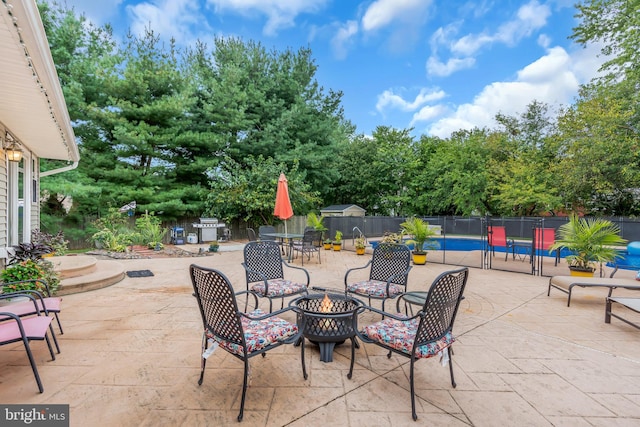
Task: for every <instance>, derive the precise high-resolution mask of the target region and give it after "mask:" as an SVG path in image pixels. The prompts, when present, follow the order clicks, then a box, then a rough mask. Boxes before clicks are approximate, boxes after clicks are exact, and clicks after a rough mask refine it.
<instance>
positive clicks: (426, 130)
mask: <svg viewBox="0 0 640 427" xmlns="http://www.w3.org/2000/svg"><path fill="white" fill-rule="evenodd" d="M66 4H67V5H69V6H73V7H74V9H75V10H76V12H78V13H84V14H85V16H86V17H87V18H88V19H89V20H90V21H92V22H93V23H95V24H98V25H102V24H105V23H110V24H111V25H112V26H113V27H114V30H115V33H116V36H117V37H118V39H120V40H122V35H124V34H125V33H126V32H127V31H128V30H131V31H132V32H133V33H134V34H141V33H143V32H144V28H145V27H150V28H151V29H153V31H154V32H155V33H156V34H159V36H160V37H161V38H162V39H165V40H168V39H169V38H171V37H173V38H175V39H176V41H177V43H178V44H179V45H182V46H187V45H193V43H194V42H195V41H196V40H198V39H200V40H201V41H204V42H206V43H208V44H209V45H210V46H212V45H213V43H212V40H213V37H214V36H223V37H226V36H235V37H240V38H242V39H244V40H250V39H251V40H256V41H260V42H261V43H262V44H263V45H264V46H265V47H266V48H268V49H273V48H275V49H277V50H284V49H286V48H292V49H293V50H297V49H298V48H300V47H310V48H311V50H312V53H313V58H314V59H315V61H316V64H317V65H318V71H317V74H316V77H317V79H318V81H319V83H320V84H321V85H322V86H323V87H324V88H325V89H328V88H331V89H334V90H340V91H342V92H343V93H344V97H343V106H344V109H345V116H346V118H347V119H349V120H351V121H352V122H353V123H354V124H355V125H356V126H357V131H358V132H359V133H365V134H370V133H371V132H372V131H373V130H374V129H375V128H376V126H380V125H384V126H391V127H395V128H398V129H405V128H414V131H413V134H414V135H420V134H427V135H436V136H440V137H443V138H446V137H448V136H449V135H450V134H451V132H453V131H456V130H459V129H471V128H473V127H475V126H477V127H485V126H486V127H493V126H494V124H495V123H494V121H493V117H494V116H495V114H496V113H499V112H500V113H503V114H509V115H517V114H519V113H521V112H522V111H523V110H524V108H525V107H526V105H527V104H529V103H530V102H531V101H533V100H534V99H536V100H538V101H542V102H546V103H549V104H551V105H552V106H554V107H559V106H562V105H567V104H569V103H571V102H572V101H573V100H574V98H575V96H576V94H577V91H578V86H579V85H580V84H583V83H586V82H588V81H589V80H590V79H591V78H592V77H594V76H595V75H596V73H597V69H598V68H599V66H600V64H601V63H602V62H603V59H602V58H601V57H599V55H598V53H599V47H598V46H588V47H587V48H586V49H585V48H582V47H581V46H577V45H575V43H573V42H572V41H570V40H569V39H568V36H569V35H570V34H571V32H572V28H573V27H574V26H575V25H576V24H577V22H576V20H575V17H574V15H575V13H576V10H575V8H574V7H573V1H569V0H550V1H544V0H531V1H501V0H493V1H492V0H478V1H456V0H370V1H356V0H147V1H138V0H98V1H96V0H66Z"/></svg>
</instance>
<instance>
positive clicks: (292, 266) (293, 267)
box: [282, 260, 311, 286]
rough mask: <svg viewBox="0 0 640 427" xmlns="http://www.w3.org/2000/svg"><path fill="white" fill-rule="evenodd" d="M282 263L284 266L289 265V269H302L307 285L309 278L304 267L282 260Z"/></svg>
mask: <svg viewBox="0 0 640 427" xmlns="http://www.w3.org/2000/svg"><path fill="white" fill-rule="evenodd" d="M282 263H283V264H284V265H285V266H286V267H289V268H291V269H295V270H302V271H304V274H305V276H307V286H309V282H310V281H311V279H310V278H309V272H308V271H307V269H306V268H303V267H298V266H297V265H291V264H289V263H287V261H285V260H282Z"/></svg>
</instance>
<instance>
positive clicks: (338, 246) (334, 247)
mask: <svg viewBox="0 0 640 427" xmlns="http://www.w3.org/2000/svg"><path fill="white" fill-rule="evenodd" d="M340 249H342V243H334V244H333V250H334V251H339V250H340Z"/></svg>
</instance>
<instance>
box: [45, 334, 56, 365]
mask: <svg viewBox="0 0 640 427" xmlns="http://www.w3.org/2000/svg"><path fill="white" fill-rule="evenodd" d="M44 340H45V341H46V342H47V347H49V354H51V360H56V355H55V354H54V353H53V347H51V340H50V339H49V334H45V335H44Z"/></svg>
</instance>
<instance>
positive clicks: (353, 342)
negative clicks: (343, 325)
mask: <svg viewBox="0 0 640 427" xmlns="http://www.w3.org/2000/svg"><path fill="white" fill-rule="evenodd" d="M350 339H351V366H349V373H348V374H347V378H349V379H351V376H352V375H353V364H354V362H355V359H356V339H355V338H353V337H351V338H350Z"/></svg>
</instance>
